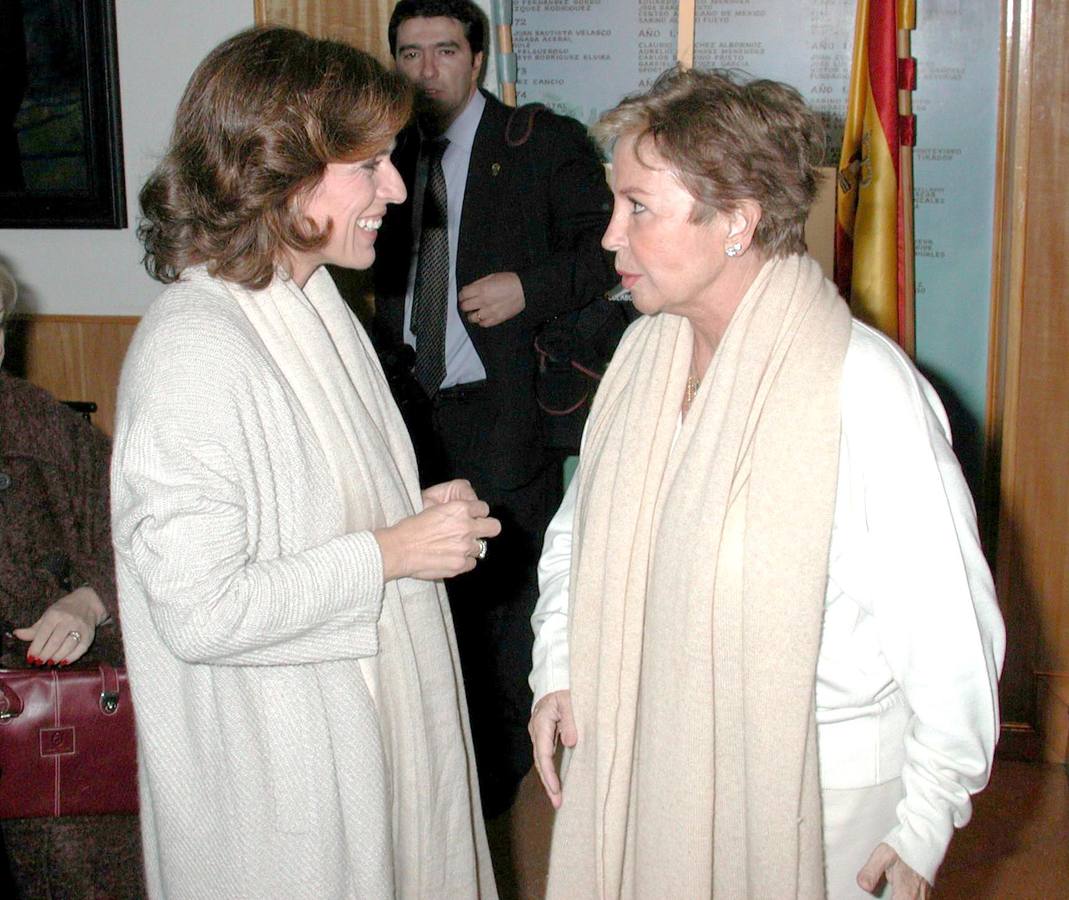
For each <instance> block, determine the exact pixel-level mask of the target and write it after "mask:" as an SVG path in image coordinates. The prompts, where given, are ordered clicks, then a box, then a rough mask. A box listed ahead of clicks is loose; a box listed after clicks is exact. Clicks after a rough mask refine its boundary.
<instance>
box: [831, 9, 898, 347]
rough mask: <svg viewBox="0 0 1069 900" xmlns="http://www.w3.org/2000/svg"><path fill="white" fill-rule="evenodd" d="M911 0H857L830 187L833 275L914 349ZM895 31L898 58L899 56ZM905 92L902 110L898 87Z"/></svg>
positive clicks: (867, 315) (853, 300) (864, 314)
mask: <svg viewBox="0 0 1069 900" xmlns="http://www.w3.org/2000/svg"><path fill="white" fill-rule="evenodd" d="M915 20H916V4H915V0H858V4H857V19H856V21H855V25H854V56H853V65H852V70H851V75H850V95H849V98H848V101H847V111H846V127H845V131H844V134H843V148H842V153H841V154H840V156H839V171H838V185H837V189H836V193H837V197H836V223H835V280H836V283H837V285H838V287H839V291H840V292H841V293H842V295H843V296H844V297H845V298H846V299H847V300H849V301H850V306H851V308H852V310H853V312H854V314H855V315H856V316H857V317H858V318H860V319H862V320H863V321H866V322H868V323H869V324H870V325H874V326H875V327H877V328H879V329H880V330H881V331H883V332H884V333H885V334H887V335H888V336H889V337H891V338H893V339H894V340H896V341H898V343H899V344H901V345H902V346H903V347H904V348H905V349H906V350H907V351H908V352H910V353H912V352H913V184H912V154H911V150H910V149H909V148H911V147H912V145H913V116H912V115H911V114H908V112H909V110H910V106H909V103H908V97H909V94H908V91H910V90H912V88H913V83H914V71H915V70H914V66H913V60H912V59H910V58H909V51H908V35H909V30H911V29H912V28H913V27H914V23H915ZM900 31H901V32H903V33H904V35H905V44H904V46H905V48H906V50H905V57H906V58H905V59H902V60H899V58H898V57H899V53H898V42H899V34H900ZM900 89H901V90H902V91H904V92H906V93H905V94H904V98H906V100H905V104H904V108H905V111H906V113H907V114H903V111H902V110H900V106H899V90H900Z"/></svg>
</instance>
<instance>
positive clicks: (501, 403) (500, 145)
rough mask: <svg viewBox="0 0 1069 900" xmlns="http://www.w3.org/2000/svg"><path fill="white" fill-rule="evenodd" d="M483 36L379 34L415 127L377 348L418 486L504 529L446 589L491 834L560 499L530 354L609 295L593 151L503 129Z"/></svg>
mask: <svg viewBox="0 0 1069 900" xmlns="http://www.w3.org/2000/svg"><path fill="white" fill-rule="evenodd" d="M484 23H485V19H484V17H483V15H482V14H481V12H480V11H479V10H478V8H477V7H475V6H474V5H473V4H472V3H470V2H468V0H401V2H400V3H398V5H397V7H396V8H395V10H394V13H393V16H392V18H391V20H390V30H389V38H390V52H391V53H392V54H393V57H394V60H395V63H396V66H397V69H398V70H399V71H400V72H402V73H404V74H405V75H407V76H408V77H409V78H410V79H412V81H413V82H415V84H416V86H417V89H418V100H417V123H416V124H415V125H414V126H412V127H411V128H409V129H408V130H406V131H405V132H403V133H402V134H401V135H400V137H399V138H398V144H397V148H396V151H395V153H394V163H395V165H396V166H397V168H398V170H399V171H400V172H401V174H402V177H404V179H405V182H406V186H407V187H408V192H409V197H408V201H407V202H406V203H405V204H403V205H401V206H397V207H392V208H391V209H390V211H389V213H388V214H387V216H386V219H385V221H384V222H383V225H382V230H381V231H380V233H379V238H378V242H377V243H378V246H377V260H376V264H375V285H376V321H375V328H374V331H375V334H376V339H377V341H378V342H379V346H380V349H384V350H385V351H386V355H390V353H391V352H392V351H395V350H396V349H397V348H398V347H401V346H402V345H404V344H407V345H409V346H411V347H414V348H415V351H416V353H415V358H416V361H415V375H416V377H417V378H418V379H419V381H420V383H421V385H422V388H421V389H419V390H416V391H414V392H411V391H410V392H409V393H408V394H407V395H406V396H405V397H401V398H399V399H401V401H402V406H403V407H404V411H405V413H406V419H407V421H408V423H409V428H410V430H411V431H412V436H413V442H414V443H415V445H416V454H417V457H418V459H419V464H420V474H421V477H422V479H423V480H424V482H425V483H431V482H432V481H434V480H435V479H446V478H467V479H468V480H469V481H471V483H472V485H473V486H474V488H475V490H476V492H477V493H478V495H479V497H480V498H482V499H484V500H486V501H487V502H488V503H489V504H490V506H491V509H492V510H493V512H492V514H493V515H495V516H498V517H499V518H501V521H502V526H503V530H502V534H501V536H500V537H499V538H495V539H494V540H493V541H492V542H491V546H490V548H489V551H488V553H487V556H486V559H485V560H482V561H480V562H479V564H478V566H477V567H476V569H475V571H474V572H472V573H470V574H469V575H465V576H461V577H459V578H456V579H454V580H453V581H452V582H451V583H449V584H448V590H449V599H450V602H451V606H452V609H453V617H454V621H455V623H456V630H457V640H458V644H459V647H460V657H461V663H462V666H463V670H464V681H465V688H466V691H467V695H468V706H469V710H470V713H471V722H472V733H473V737H474V742H475V752H476V759H477V763H478V767H479V779H480V785H481V789H482V797H483V807H484V811H485V813H486V815H487V817H488V818H492V817H494V816H496V815H498V814H500V813H502V812H504V811H505V810H507V809H508V808H509V806H510V805H511V803H512V800H513V798H514V796H515V791H516V788H517V786H518V785H519V782H520V780H521V779H522V778H523V776H524V775H525V774H526V772H527V771H528V769H529V768H530V766H531V748H530V740H529V738H528V736H527V730H526V725H527V720H528V718H529V715H530V704H531V694H530V689H529V687H528V685H527V675H528V672H529V671H530V666H531V645H532V634H531V628H530V616H531V612H532V611H533V608H534V603H535V601H536V600H537V595H538V585H537V577H536V565H537V560H538V555H539V553H540V551H541V545H542V538H543V534H544V531H545V527H546V524H547V523H548V521H549V519H550V517H551V516H552V514H553V513H554V511H555V510H556V507H557V505H558V504H559V502H560V497H561V472H560V459H559V456H557V455H555V454H554V453H552V452H551V451H549V450H548V449H547V448H546V446H545V442H544V438H543V434H542V425H541V420H540V419H541V415H540V411H539V409H538V406H537V402H536V398H535V372H536V368H537V361H536V357H535V353H534V349H533V339H534V335H535V333H536V331H537V329H538V328H539V327H540V326H541V325H542V324H543V323H545V322H546V321H548V320H550V319H552V318H554V317H555V316H558V315H560V314H561V313H565V312H568V311H570V310H573V309H576V308H578V307H580V306H582V305H584V304H586V303H587V302H589V301H590V300H592V299H595V298H596V297H598V296H599V295H600V294H602V293H603V292H604V291H606V290H608V289H609V288H610V287H611V286H612V285H613V284H614V283H615V281H616V277H615V275H614V272H613V267H612V257H611V256H610V255H609V254H607V253H606V252H605V251H603V250H602V249H601V247H600V241H601V236H602V234H603V233H604V231H605V228H606V225H607V224H608V220H609V216H610V213H611V207H612V197H611V194H610V192H609V190H608V188H607V186H606V184H605V177H604V171H603V168H602V164H601V161H600V159H599V157H598V155H597V151H596V150H595V149H594V147H593V146H592V144H591V143H590V141H589V138H588V137H587V135H586V132H585V130H584V129H583V128H582V126H580V125H579V123H577V122H575V121H574V120H572V119H568V118H564V117H561V116H557V115H554V114H553V113H551V112H549V111H548V110H538V111H537V112H536V111H534V110H532V109H530V108H527V109H521V110H520V111H519V112H518V113H516V114H515V115H513V110H511V109H510V108H509V107H506V106H504V105H503V104H501V103H500V102H498V101H497V100H496V99H495V98H494V97H492V96H491V95H489V94H487V93H485V92H482V91H480V90H479V87H478V83H479V77H480V73H481V69H482V63H483V54H484V52H485V50H484V48H485V25H484ZM442 137H444V138H445V139H446V140H447V143H446V144H444V145H439V149H438V150H437V152H435V151H434V149H433V148H434V146H435V144H436V142H440V139H441V138H442ZM436 167H438V172H437V173H436V172H435V168H436ZM443 179H444V186H443V185H442V181H443ZM443 194H444V196H443ZM446 197H447V202H446ZM432 219H434V221H433V222H432V221H431V220H432ZM435 228H437V229H438V231H437V234H436V235H434V236H431V235H432V232H433V231H434V229H435ZM446 233H447V234H448V278H446V276H445V274H442V276H441V288H440V291H438V289H437V288H435V287H434V285H435V283H436V282H435V275H434V274H433V271H432V270H433V269H435V264H434V263H432V261H431V260H432V259H437V260H438V261H439V262H438V263H437V268H438V269H442V267H443V266H444V265H445V264H444V262H442V260H444V254H445V245H444V240H445V237H444V236H445V234H446ZM437 241H441V242H442V243H441V247H442V249H441V250H440V251H436V250H434V249H433V247H436V246H438V244H437V243H436V242H437ZM436 291H437V295H438V299H437V300H434V301H431V300H428V299H427V298H428V297H430V296H432V295H436ZM435 303H437V304H439V305H437V306H435V305H434V304H435ZM443 321H444V333H443V329H442V325H443ZM393 355H394V357H395V358H396V353H394V354H393ZM413 393H415V394H416V396H415V397H413Z"/></svg>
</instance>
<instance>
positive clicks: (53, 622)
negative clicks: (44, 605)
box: [11, 586, 108, 666]
mask: <svg viewBox="0 0 1069 900" xmlns="http://www.w3.org/2000/svg"><path fill="white" fill-rule="evenodd" d="M107 617H108V611H107V610H106V609H105V608H104V603H103V602H102V601H101V599H100V597H99V596H97V592H96V591H94V590H93V589H92V588H91V587H88V586H87V587H80V588H78V589H77V590H75V591H71V592H70V593H69V594H67V595H66V596H64V597H60V598H59V599H58V600H57V601H56V602H55V603H53V604H52V605H51V606H50V607H48V609H46V610H45V612H44V615H42V616H41V618H39V619H38V620H37V621H36V622H34V623H33V624H32V625H30V626H28V627H27V628H16V629H14V630H13V631H12V632H11V633H12V634H13V635H15V637H17V638H18V639H19V640H20V641H29V642H30V646H29V647H27V648H26V660H27V661H28V662H30V663H31V664H33V665H35V666H40V665H49V666H51V665H56V664H57V663H58V664H59V665H64V666H65V665H67V664H68V663H72V662H74V661H75V660H76V659H78V658H79V657H80V656H83V655H84V654H85V651H86V650H88V649H89V647H90V646H91V645H92V643H93V638H94V637H96V630H97V626H98V625H99V624H100V623H101V622H103V621H104V620H105V619H106V618H107Z"/></svg>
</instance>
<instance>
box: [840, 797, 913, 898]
mask: <svg viewBox="0 0 1069 900" xmlns="http://www.w3.org/2000/svg"><path fill="white" fill-rule="evenodd" d="M904 795H905V792H904V791H903V788H902V779H900V778H896V779H894V780H893V781H888V782H886V783H884V784H878V785H875V786H874V787H864V788H854V789H853V790H824V791H821V803H822V806H823V813H824V874H825V878H826V882H827V888H828V894H827V898H828V900H870V898H872V897H873V896H876V897H890V896H891V893H890V891H888V890H887V884H886V882H884V883H882V884H881V888H880V890H879V891H878V892H877V893H876V894H875V895H873V894H870V893H868V892H867V891H863V890H862V889H861V888H860V887H858V884H857V873H858V872H859V871H861V867H862V866H863V865H865V863H866V861H867V860H868V858H869V855H870V854H871V853H872V851H873V850H875V849H876V846H877V845H878V844H879V843H880V842H881V841H882V840H883V838H884V837H885V836H886V835H887V833H888V832H889V831H890V830H891V829H892V828H894V827H895V825H896V824H897V823H898V817H897V816H896V815H895V808H896V807H897V806H898V801H899V800H901V799H902V797H903V796H904Z"/></svg>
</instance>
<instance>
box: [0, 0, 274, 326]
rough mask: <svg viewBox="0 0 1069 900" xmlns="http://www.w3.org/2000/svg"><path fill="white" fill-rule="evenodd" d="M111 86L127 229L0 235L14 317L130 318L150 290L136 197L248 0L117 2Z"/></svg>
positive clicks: (240, 22)
mask: <svg viewBox="0 0 1069 900" xmlns="http://www.w3.org/2000/svg"><path fill="white" fill-rule="evenodd" d="M116 7H117V10H116V15H117V29H118V37H119V80H120V96H121V102H122V130H123V144H124V154H125V158H126V205H127V216H128V220H129V223H130V224H129V225H128V226H127V227H126V228H125V229H122V230H121V231H120V230H112V229H107V230H104V229H0V260H2V261H3V262H4V263H6V264H7V265H8V266H9V267H10V268H11V269H12V271H13V272H14V274H15V277H16V278H17V279H18V281H19V285H20V288H21V300H20V302H19V309H20V311H21V312H35V313H51V314H55V313H70V314H82V315H140V314H141V313H143V312H144V311H145V308H146V307H147V306H148V304H149V303H150V302H151V301H152V299H153V297H155V296H156V294H157V293H159V290H160V285H159V284H157V283H156V282H154V281H152V279H150V278H149V277H148V275H147V274H146V273H145V270H144V269H143V268H142V266H141V263H140V260H141V248H140V246H139V244H138V243H137V237H136V233H135V228H136V224H137V193H138V191H139V190H140V188H141V185H142V183H143V182H144V181H145V179H146V178H147V177H148V174H149V172H150V171H151V170H152V168H153V166H154V165H155V162H156V159H157V157H158V156H159V154H160V153H161V152H162V151H163V149H164V147H165V145H166V142H167V138H168V136H169V134H170V130H171V124H172V123H173V121H174V111H175V107H176V106H177V105H178V100H179V98H180V97H181V94H182V89H183V88H184V87H185V85H186V82H187V81H188V80H189V76H190V75H191V74H192V72H193V69H194V68H195V67H196V65H197V63H198V62H200V60H201V59H203V58H204V56H205V55H206V54H207V53H208V51H209V50H211V48H212V47H214V46H215V45H216V44H218V43H219V42H220V41H221V40H222V39H223V38H225V37H227V36H228V35H231V34H233V33H234V32H235V31H239V30H240V29H242V28H246V27H248V26H249V25H251V24H252V22H253V3H252V0H183V2H180V3H176V2H174V0H117V3H116Z"/></svg>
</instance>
